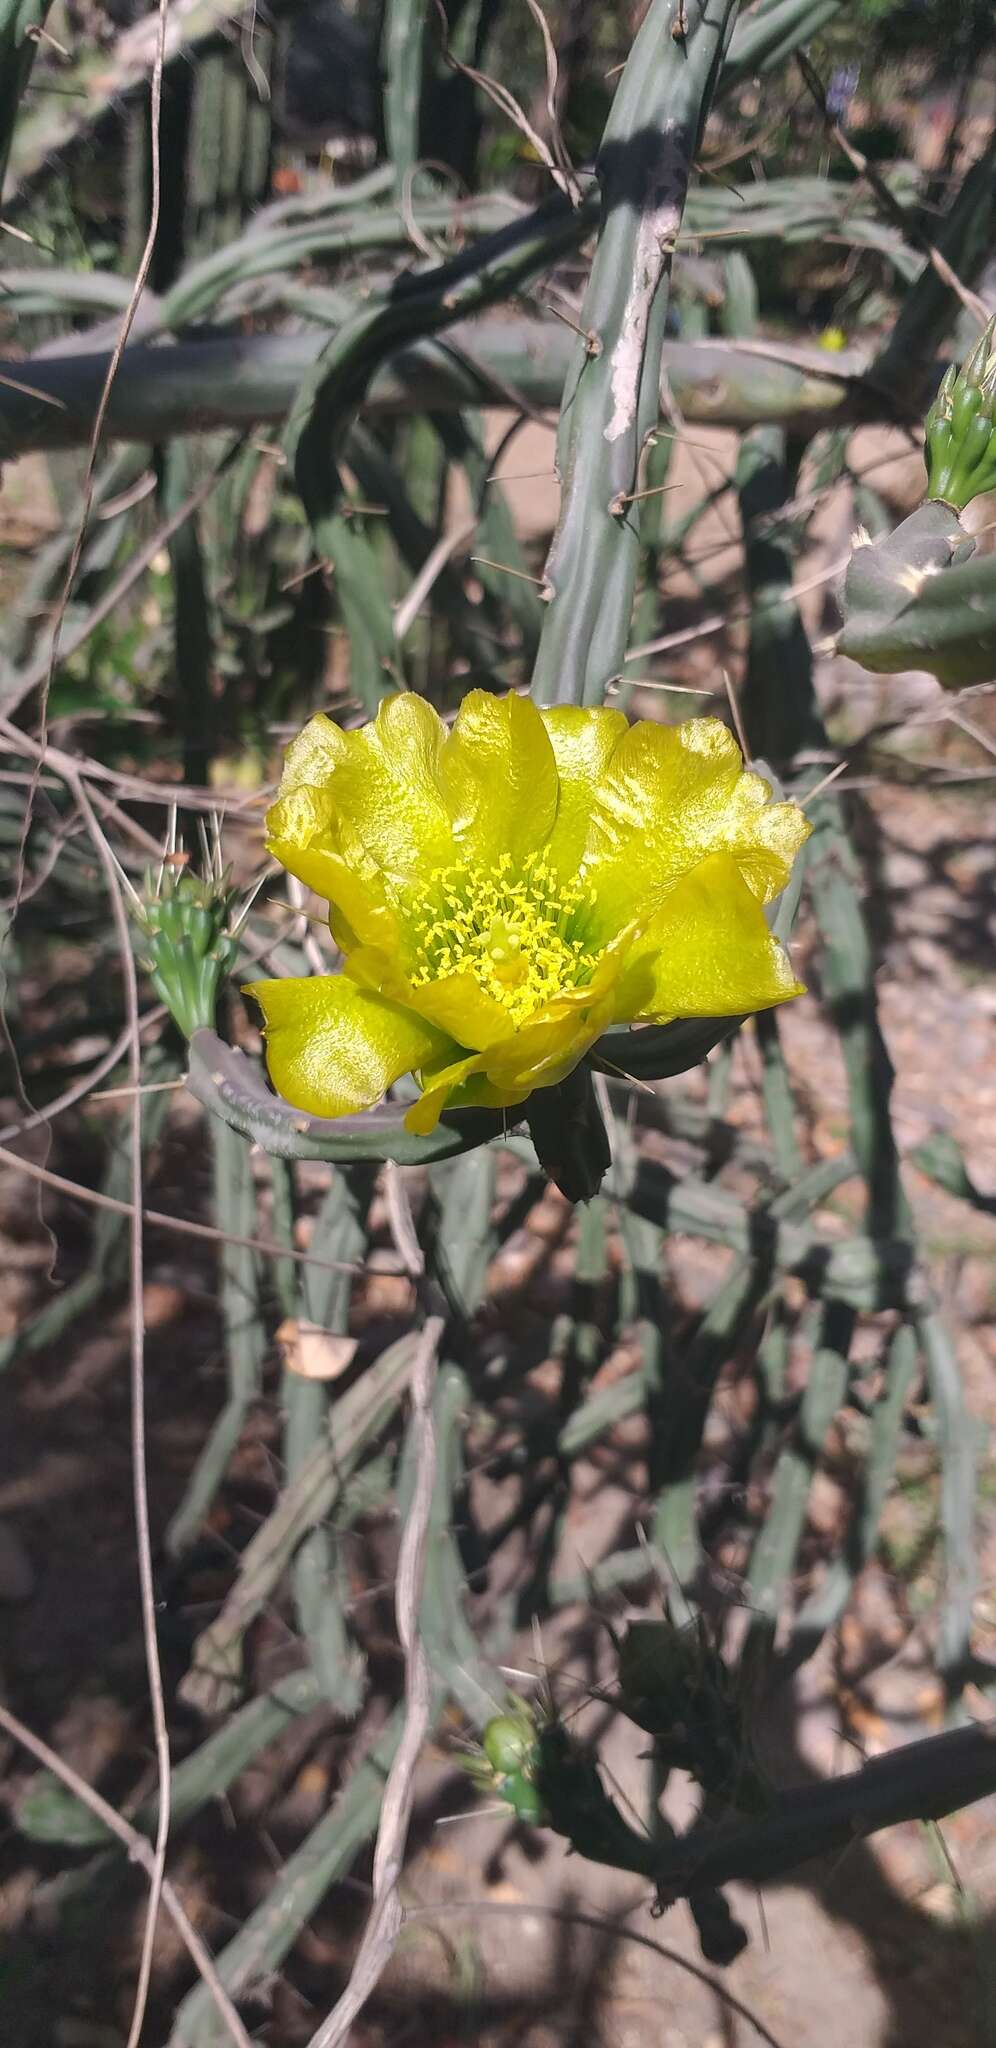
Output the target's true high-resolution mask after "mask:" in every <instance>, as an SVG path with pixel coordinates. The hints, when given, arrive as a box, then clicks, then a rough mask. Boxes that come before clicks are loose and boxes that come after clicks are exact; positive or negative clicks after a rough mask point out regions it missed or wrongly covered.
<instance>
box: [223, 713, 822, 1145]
mask: <svg viewBox="0 0 996 2048" xmlns="http://www.w3.org/2000/svg"><path fill="white" fill-rule="evenodd" d="M770 799H771V790H770V788H769V786H768V784H767V783H766V782H764V781H763V780H762V778H761V777H760V776H759V775H755V774H751V773H748V772H746V771H745V769H744V765H743V761H742V758H741V755H740V751H739V748H738V747H737V745H736V742H735V741H734V740H733V738H732V737H731V735H730V733H729V732H728V731H727V729H726V727H725V726H724V725H722V724H721V723H720V721H719V720H718V719H714V718H692V719H689V720H688V722H687V723H686V724H684V725H679V726H674V727H668V726H663V725H654V724H649V723H646V722H641V723H639V724H636V725H632V726H630V725H629V724H628V723H627V720H626V719H625V718H624V716H623V714H622V712H620V711H608V710H601V709H598V710H594V709H593V710H586V709H582V708H580V707H577V706H574V705H557V706H556V707H554V708H553V709H552V710H543V711H540V710H538V709H537V707H536V706H535V704H533V703H532V702H530V700H529V699H527V698H521V697H514V696H513V697H504V698H498V697H492V696H489V695H488V694H487V692H486V691H483V690H473V691H471V693H470V695H469V696H467V697H466V698H465V699H464V701H463V703H462V705H461V706H460V710H459V712H458V713H457V717H456V720H455V723H454V725H453V728H452V731H448V730H447V728H446V726H445V725H444V724H443V722H442V720H441V719H440V718H439V717H438V715H437V713H436V712H435V711H434V710H433V709H432V708H431V706H430V705H429V704H427V703H425V702H424V700H423V699H422V698H420V697H416V696H412V695H408V694H404V695H399V696H395V697H390V698H388V700H387V701H386V702H385V703H384V704H382V705H381V707H380V709H379V711H378V713H377V717H376V719H374V720H372V721H371V723H370V724H368V725H365V726H363V727H361V728H360V730H359V731H356V732H343V731H341V730H340V728H339V727H338V726H337V725H335V724H333V722H332V720H331V719H329V718H326V717H324V716H323V715H321V714H319V715H318V716H317V717H315V718H312V719H311V721H310V723H309V724H308V725H307V726H306V727H305V729H304V731H303V732H302V733H301V734H300V735H299V737H298V738H297V739H296V740H295V741H294V742H293V743H292V745H291V746H290V748H289V749H288V753H287V758H286V763H285V767H284V774H283V779H282V782H281V785H280V794H279V797H278V800H277V802H276V803H275V804H274V805H273V807H272V809H271V810H270V812H269V814H268V817H267V844H268V846H269V848H270V851H271V853H273V854H274V855H275V857H276V858H277V860H279V861H280V862H281V864H282V865H283V866H284V867H285V868H287V869H288V870H289V871H290V873H291V874H293V875H297V876H298V877H299V879H300V880H301V881H302V882H305V883H306V884H307V885H308V887H309V888H311V889H314V890H315V892H316V893H317V894H318V895H319V896H322V897H325V898H326V899H327V900H328V903H329V906H330V918H329V921H330V924H331V928H332V933H333V936H334V938H335V940H336V942H337V943H338V945H339V946H340V947H341V949H342V953H343V972H342V973H341V974H330V975H315V976H313V977H311V978H309V979H304V980H286V981H263V982H255V983H253V984H252V986H251V988H250V989H249V990H248V991H247V992H248V993H249V994H251V995H253V996H254V997H255V999H256V1001H257V1002H258V1003H259V1005H260V1008H261V1009H262V1012H263V1017H264V1020H265V1030H266V1041H267V1061H268V1065H269V1070H270V1076H271V1079H272V1081H273V1084H274V1086H275V1087H276V1088H277V1089H278V1091H279V1093H280V1094H281V1095H283V1096H284V1097H285V1098H286V1100H287V1101H289V1102H291V1103H293V1104H294V1105H295V1107H297V1108H300V1109H304V1110H308V1111H310V1112H311V1113H313V1114H316V1115H319V1116H331V1117H336V1116H345V1115H348V1114H349V1113H351V1112H355V1111H357V1110H361V1109H366V1108H369V1107H370V1106H371V1105H372V1104H373V1103H375V1102H377V1101H379V1099H380V1098H381V1096H382V1095H383V1094H384V1093H385V1091H386V1090H387V1089H388V1088H389V1087H390V1086H391V1084H392V1082H394V1081H396V1080H398V1079H399V1077H400V1076H401V1075H402V1074H406V1073H414V1074H415V1075H416V1077H417V1078H418V1080H419V1082H420V1084H421V1089H422V1093H421V1097H420V1099H419V1100H418V1101H417V1102H415V1103H414V1104H413V1105H412V1107H411V1108H410V1109H409V1111H408V1113H407V1116H406V1122H407V1124H408V1127H409V1129H410V1130H412V1131H415V1132H423V1133H424V1132H429V1131H431V1130H433V1129H434V1128H435V1125H436V1123H437V1121H438V1118H439V1115H440V1113H441V1111H442V1110H443V1109H444V1108H445V1107H447V1106H449V1107H452V1108H464V1107H470V1106H477V1107H480V1106H482V1105H483V1106H488V1107H492V1108H501V1107H512V1106H514V1105H515V1104H516V1103H521V1102H524V1101H525V1100H526V1098H527V1097H528V1096H529V1095H530V1094H531V1093H532V1091H533V1090H534V1089H537V1088H548V1087H552V1086H553V1085H554V1084H555V1083H557V1082H559V1081H562V1080H563V1079H564V1078H565V1077H566V1075H568V1074H569V1073H570V1072H571V1071H572V1069H573V1068H574V1067H576V1066H577V1064H578V1062H579V1061H580V1060H581V1059H583V1057H584V1055H585V1053H586V1052H587V1051H588V1050H589V1049H590V1047H591V1046H592V1045H593V1044H594V1042H595V1040H596V1039H597V1038H598V1037H599V1036H600V1035H601V1033H602V1032H603V1031H605V1030H606V1028H607V1027H608V1026H609V1025H610V1024H618V1023H639V1022H644V1021H652V1022H655V1023H661V1022H669V1021H671V1020H672V1019H674V1018H689V1017H715V1016H738V1015H740V1014H741V1013H743V1012H747V1011H753V1010H763V1009H767V1008H769V1007H770V1006H771V1005H772V1004H774V1003H783V1002H786V1001H788V1000H789V998H790V997H792V996H796V995H801V994H802V993H804V991H803V989H802V987H801V984H800V983H799V982H798V981H797V980H796V977H795V974H794V973H793V970H792V967H791V965H790V963H789V960H788V957H787V955H786V953H785V951H784V949H783V948H782V946H780V945H779V943H778V941H777V940H776V939H774V938H773V937H772V935H771V933H770V931H769V929H768V925H767V923H766V921H765V917H764V909H763V906H764V904H765V903H768V902H770V901H771V899H772V898H773V897H775V896H777V895H778V894H779V893H780V891H781V890H782V889H783V888H784V887H785V884H786V882H787V880H788V877H789V872H790V870H791V866H792V862H793V859H794V857H795V855H796V853H797V852H798V850H799V848H800V846H801V845H802V843H803V841H804V840H805V839H806V838H807V836H808V833H809V825H808V824H807V821H806V819H805V818H804V816H803V814H802V812H801V811H800V810H799V809H798V807H797V805H795V804H792V803H773V802H771V800H770Z"/></svg>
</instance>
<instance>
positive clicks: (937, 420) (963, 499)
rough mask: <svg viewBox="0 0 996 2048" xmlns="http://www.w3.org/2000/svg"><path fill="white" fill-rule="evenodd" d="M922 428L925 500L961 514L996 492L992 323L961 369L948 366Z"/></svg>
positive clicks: (995, 325) (995, 323)
mask: <svg viewBox="0 0 996 2048" xmlns="http://www.w3.org/2000/svg"><path fill="white" fill-rule="evenodd" d="M924 425H925V431H926V458H927V497H928V499H932V498H933V499H938V500H940V502H941V503H942V504H944V505H950V506H951V507H952V508H953V510H954V511H956V512H964V510H965V507H966V505H970V504H971V502H972V499H973V498H978V497H979V496H981V494H982V492H983V491H991V490H994V489H996V319H992V320H990V322H989V325H988V326H987V327H986V328H985V329H984V330H983V332H982V334H981V335H980V336H979V339H978V341H977V343H976V345H975V347H974V349H973V350H972V353H971V355H970V356H969V357H968V358H967V360H966V361H965V362H964V363H963V364H962V367H961V369H960V370H956V369H955V367H954V364H953V363H952V365H951V367H950V369H949V370H948V371H947V374H946V376H945V378H944V381H943V383H942V384H941V388H940V390H939V391H938V394H937V397H936V398H935V400H934V403H933V405H932V406H931V408H930V411H929V412H928V414H927V418H926V421H925V422H924Z"/></svg>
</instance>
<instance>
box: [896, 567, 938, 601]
mask: <svg viewBox="0 0 996 2048" xmlns="http://www.w3.org/2000/svg"><path fill="white" fill-rule="evenodd" d="M940 573H941V564H940V562H926V563H925V564H924V566H923V568H922V569H913V568H910V567H907V568H905V569H900V571H899V573H898V575H897V577H896V582H897V583H898V585H899V588H900V590H908V591H909V594H910V596H911V597H919V595H920V592H921V590H922V589H923V586H924V584H925V583H926V582H928V581H929V579H930V577H931V576H939V575H940Z"/></svg>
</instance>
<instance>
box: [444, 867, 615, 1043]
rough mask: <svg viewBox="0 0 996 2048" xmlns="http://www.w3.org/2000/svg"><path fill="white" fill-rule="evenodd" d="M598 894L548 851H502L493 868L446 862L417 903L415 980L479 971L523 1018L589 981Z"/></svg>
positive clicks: (483, 982) (517, 1018)
mask: <svg viewBox="0 0 996 2048" xmlns="http://www.w3.org/2000/svg"><path fill="white" fill-rule="evenodd" d="M594 906H595V897H594V892H593V891H592V889H591V888H590V887H586V886H585V885H584V883H583V882H577V881H564V880H563V879H562V878H561V876H559V875H558V874H557V873H556V872H555V871H554V869H553V868H552V867H551V866H550V865H549V863H548V862H547V861H546V860H544V858H543V855H542V853H529V854H527V855H526V857H525V859H524V860H523V861H522V863H521V865H520V866H518V868H514V867H513V862H512V856H511V854H509V853H502V854H500V855H499V856H498V859H497V861H496V863H495V865H494V867H493V868H488V869H486V868H484V867H482V866H480V864H479V863H477V862H470V861H467V862H459V863H456V864H454V865H452V866H450V867H445V868H441V869H440V870H439V872H438V874H437V875H436V876H435V878H434V883H433V887H432V888H431V890H426V891H425V893H424V894H423V895H421V896H420V897H418V898H416V899H415V901H414V902H413V903H411V904H410V906H409V914H410V917H411V920H412V928H413V935H414V939H415V946H414V963H413V966H412V970H411V980H412V985H413V986H414V987H416V988H418V987H421V986H422V985H424V984H425V983H426V982H430V981H442V980H444V979H445V978H446V977H447V976H448V975H451V974H472V975H473V976H474V978H475V980H476V981H477V982H478V984H479V986H480V987H481V988H482V989H483V990H484V992H485V994H486V995H489V996H492V997H493V998H494V1000H495V1001H496V1002H499V1003H501V1004H502V1006H503V1008H505V1009H506V1010H508V1011H509V1013H510V1014H511V1016H512V1018H513V1020H514V1022H515V1023H516V1024H517V1025H518V1024H523V1023H525V1022H526V1021H527V1019H528V1018H530V1017H531V1016H533V1014H534V1013H535V1012H536V1011H537V1010H539V1009H541V1008H542V1006H543V1004H544V1003H547V1002H549V1001H550V1000H551V998H552V997H554V996H560V995H564V994H566V993H567V991H568V990H571V989H576V988H583V987H584V986H585V985H586V984H587V982H589V981H590V979H591V976H592V974H593V972H594V969H595V966H596V963H597V959H598V952H597V950H596V951H594V952H593V951H591V950H589V945H588V940H587V938H586V934H585V925H586V922H587V915H588V913H589V912H590V911H591V910H593V909H594Z"/></svg>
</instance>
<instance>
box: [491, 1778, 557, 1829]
mask: <svg viewBox="0 0 996 2048" xmlns="http://www.w3.org/2000/svg"><path fill="white" fill-rule="evenodd" d="M495 1789H496V1791H497V1793H498V1797H499V1799H503V1800H504V1801H505V1804H506V1806H510V1807H511V1808H512V1811H513V1813H514V1814H515V1817H516V1820H521V1821H523V1822H524V1823H525V1825H526V1826H527V1827H531V1828H538V1827H542V1826H543V1824H544V1822H545V1820H546V1817H547V1816H546V1807H545V1806H544V1804H543V1801H542V1799H541V1798H540V1794H539V1792H538V1790H537V1788H536V1786H535V1785H534V1784H533V1782H532V1779H531V1778H527V1777H526V1776H525V1773H524V1772H523V1771H512V1772H511V1773H510V1775H509V1776H508V1777H507V1778H503V1779H502V1782H501V1784H500V1785H498V1786H496V1788H495Z"/></svg>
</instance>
